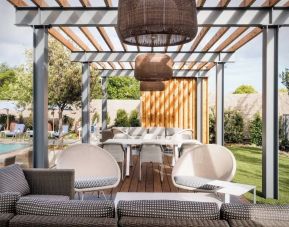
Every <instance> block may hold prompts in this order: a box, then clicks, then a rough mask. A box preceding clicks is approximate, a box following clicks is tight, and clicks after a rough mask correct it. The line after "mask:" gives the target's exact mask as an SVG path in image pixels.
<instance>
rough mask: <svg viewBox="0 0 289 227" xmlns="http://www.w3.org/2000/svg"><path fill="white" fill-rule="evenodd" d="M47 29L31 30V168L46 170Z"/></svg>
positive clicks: (36, 28) (37, 28) (35, 28)
mask: <svg viewBox="0 0 289 227" xmlns="http://www.w3.org/2000/svg"><path fill="white" fill-rule="evenodd" d="M47 125H48V28H47V27H43V26H42V27H34V28H33V167H34V168H48V127H47Z"/></svg>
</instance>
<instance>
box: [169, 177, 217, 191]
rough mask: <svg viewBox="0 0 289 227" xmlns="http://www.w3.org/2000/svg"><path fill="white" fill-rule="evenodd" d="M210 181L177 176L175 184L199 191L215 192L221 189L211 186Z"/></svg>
mask: <svg viewBox="0 0 289 227" xmlns="http://www.w3.org/2000/svg"><path fill="white" fill-rule="evenodd" d="M210 181H211V180H210V179H206V178H201V177H193V176H176V177H175V182H176V184H178V185H182V186H186V187H190V188H196V189H199V190H207V191H215V190H217V189H219V188H220V187H219V186H215V185H211V184H210Z"/></svg>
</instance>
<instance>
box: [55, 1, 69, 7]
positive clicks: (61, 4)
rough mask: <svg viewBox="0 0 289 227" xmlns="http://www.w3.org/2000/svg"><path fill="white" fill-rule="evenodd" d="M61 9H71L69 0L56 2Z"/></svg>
mask: <svg viewBox="0 0 289 227" xmlns="http://www.w3.org/2000/svg"><path fill="white" fill-rule="evenodd" d="M55 1H56V2H57V4H58V5H59V6H60V7H69V6H70V4H69V0H55Z"/></svg>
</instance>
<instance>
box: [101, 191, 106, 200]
mask: <svg viewBox="0 0 289 227" xmlns="http://www.w3.org/2000/svg"><path fill="white" fill-rule="evenodd" d="M100 194H102V195H103V197H104V199H105V200H107V198H106V196H105V193H104V191H100Z"/></svg>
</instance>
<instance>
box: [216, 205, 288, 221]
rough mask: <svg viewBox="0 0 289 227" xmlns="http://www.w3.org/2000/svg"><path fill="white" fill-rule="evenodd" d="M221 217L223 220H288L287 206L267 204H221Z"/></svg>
mask: <svg viewBox="0 0 289 227" xmlns="http://www.w3.org/2000/svg"><path fill="white" fill-rule="evenodd" d="M221 217H222V219H225V220H229V219H239V220H255V219H256V220H258V219H264V220H276V221H289V206H288V205H286V206H285V205H268V204H255V205H253V204H223V205H222V207H221Z"/></svg>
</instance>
